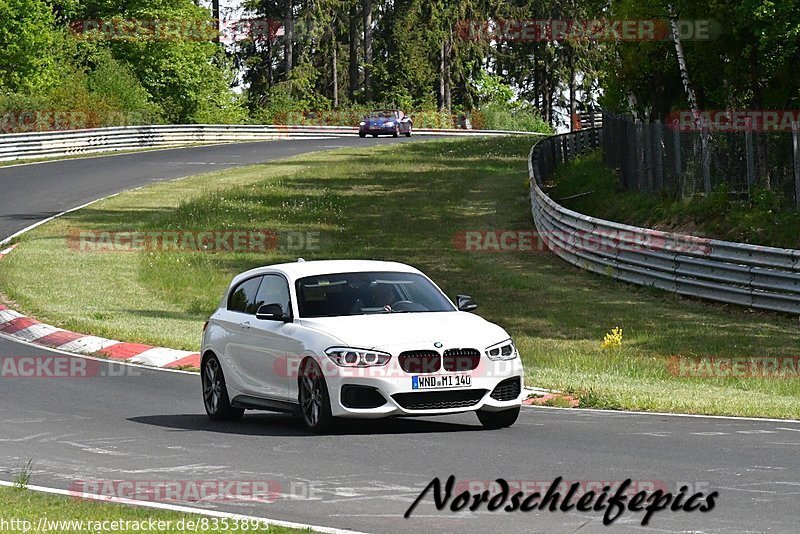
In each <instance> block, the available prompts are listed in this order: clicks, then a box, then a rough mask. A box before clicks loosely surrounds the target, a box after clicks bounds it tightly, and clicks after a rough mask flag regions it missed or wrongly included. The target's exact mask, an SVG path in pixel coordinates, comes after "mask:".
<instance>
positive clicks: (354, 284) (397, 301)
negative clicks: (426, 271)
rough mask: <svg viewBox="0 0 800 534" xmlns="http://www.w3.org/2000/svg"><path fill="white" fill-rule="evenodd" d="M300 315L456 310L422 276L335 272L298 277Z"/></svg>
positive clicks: (391, 273) (328, 315) (413, 274)
mask: <svg viewBox="0 0 800 534" xmlns="http://www.w3.org/2000/svg"><path fill="white" fill-rule="evenodd" d="M296 284H297V306H298V308H299V312H300V317H340V316H345V315H365V314H374V313H419V312H444V311H455V308H454V307H453V305H452V303H451V302H450V301H449V300H447V298H446V297H445V296H444V295H442V293H441V292H440V291H439V290H438V289H437V288H436V286H434V285H433V284H431V283H430V281H428V279H426V278H425V277H424V276H421V275H419V274H415V273H393V272H383V273H381V272H376V273H336V274H325V275H319V276H308V277H306V278H300V279H299V280H297V282H296Z"/></svg>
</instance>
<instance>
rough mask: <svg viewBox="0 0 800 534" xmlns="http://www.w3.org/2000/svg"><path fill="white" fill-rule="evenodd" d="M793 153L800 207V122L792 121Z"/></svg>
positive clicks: (798, 206)
mask: <svg viewBox="0 0 800 534" xmlns="http://www.w3.org/2000/svg"><path fill="white" fill-rule="evenodd" d="M792 148H793V150H792V153H793V155H794V158H793V159H794V202H795V207H796V208H798V209H800V124H798V123H797V121H792Z"/></svg>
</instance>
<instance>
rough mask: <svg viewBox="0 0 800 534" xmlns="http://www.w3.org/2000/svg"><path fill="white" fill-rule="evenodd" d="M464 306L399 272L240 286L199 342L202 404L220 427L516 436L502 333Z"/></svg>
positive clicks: (338, 272)
mask: <svg viewBox="0 0 800 534" xmlns="http://www.w3.org/2000/svg"><path fill="white" fill-rule="evenodd" d="M476 307H477V306H476V304H475V301H474V300H473V299H472V298H471V297H468V296H465V295H459V296H458V299H457V304H455V305H454V304H453V302H452V301H451V300H450V299H448V298H447V296H446V295H445V294H444V293H443V292H442V291H441V289H439V287H438V286H436V284H434V283H433V282H432V281H431V280H430V279H429V278H428V277H426V276H425V275H424V274H422V273H421V272H420V271H418V270H417V269H414V268H413V267H410V266H408V265H404V264H401V263H393V262H379V261H353V260H336V261H308V262H304V261H302V260H300V261H298V262H297V263H286V264H280V265H273V266H269V267H260V268H257V269H253V270H250V271H247V272H245V273H242V274H240V275H238V276H237V277H235V278H234V279H233V282H232V283H231V285H230V287H229V288H228V291H227V292H226V293H225V296H224V298H223V299H222V302H221V303H220V306H219V308H218V309H217V310H216V311H215V312H214V314H213V315H212V316H211V317H210V318H209V320H208V322H207V323H206V325H205V327H204V331H203V343H202V351H201V354H202V360H201V377H202V387H203V401H204V404H205V408H206V412H207V413H208V416H209V417H210V418H211V419H213V420H226V419H228V420H230V419H237V418H239V417H241V416H242V415H243V414H244V411H245V410H246V409H257V410H273V411H285V412H291V413H296V414H298V415H302V417H303V420H304V422H305V424H306V426H307V427H308V428H309V429H310V430H312V431H317V432H321V431H325V430H328V429H330V428H331V427H332V425H333V423H334V421H335V418H337V417H351V418H377V417H388V416H429V415H442V414H452V413H460V412H467V411H475V412H477V415H478V419H479V420H480V421H481V423H482V424H483V425H484V426H486V427H488V428H502V427H507V426H510V425H512V424H513V423H514V422H515V421H516V419H517V416H518V415H519V410H520V405H521V403H522V399H523V391H522V382H523V370H522V363H521V362H520V358H519V354H518V353H517V349H516V347H515V346H514V343H513V342H512V340H511V339H510V336H509V335H508V334H507V333H506V331H505V330H503V329H502V328H500V327H499V326H497V325H495V324H492V323H490V322H488V321H486V320H484V319H482V318H481V317H478V316H477V315H474V314H472V313H469V312H471V311H473V310H474V309H475V308H476Z"/></svg>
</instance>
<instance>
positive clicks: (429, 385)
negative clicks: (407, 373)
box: [411, 374, 472, 389]
mask: <svg viewBox="0 0 800 534" xmlns="http://www.w3.org/2000/svg"><path fill="white" fill-rule="evenodd" d="M471 385H472V375H469V374H460V375H433V376H412V377H411V388H412V389H442V388H466V387H469V386H471Z"/></svg>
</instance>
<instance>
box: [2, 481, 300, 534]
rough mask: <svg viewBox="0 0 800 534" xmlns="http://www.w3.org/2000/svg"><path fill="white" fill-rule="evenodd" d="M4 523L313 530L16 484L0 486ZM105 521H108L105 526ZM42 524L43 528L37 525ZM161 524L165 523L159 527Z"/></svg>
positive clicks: (10, 528)
mask: <svg viewBox="0 0 800 534" xmlns="http://www.w3.org/2000/svg"><path fill="white" fill-rule="evenodd" d="M40 521H41V523H40ZM112 521H117V523H116V524H112V523H110V522H112ZM151 521H152V523H151ZM205 521H207V523H206V522H205ZM0 522H4V523H3V524H2V525H0V528H2V531H3V532H23V531H25V529H26V528H27V529H29V530H27V532H41V533H47V532H52V533H54V534H55V533H76V534H77V533H85V532H125V533H131V534H135V533H139V532H160V533H164V534H183V533H184V532H222V531H224V532H231V533H243V532H249V533H253V532H271V533H273V534H296V533H301V532H312V531H311V530H305V529H304V530H300V529H294V528H285V527H277V526H268V525H266V524H263V523H259V524H251V523H247V524H237V523H235V521H234V520H233V519H228V520H225V519H215V518H211V517H203V516H201V515H195V514H184V513H177V512H165V511H161V510H153V509H148V508H141V507H135V506H122V505H117V504H106V503H97V502H94V501H87V500H79V499H76V498H72V497H61V496H57V495H49V494H46V493H38V492H35V491H29V490H25V489H16V488H0ZM25 522H27V523H25ZM81 522H82V523H81ZM103 522H108V523H106V524H105V525H103ZM159 522H163V523H159ZM188 522H194V525H196V528H189V527H188V526H187V525H188ZM40 525H41V526H42V527H43V528H42V529H41V530H37V529H38V527H39V526H40ZM151 525H152V526H151ZM162 526H163V527H165V528H161V527H162ZM3 527H5V528H3ZM181 527H183V528H181ZM226 527H227V528H226ZM253 527H256V528H253ZM154 529H155V530H154Z"/></svg>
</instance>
